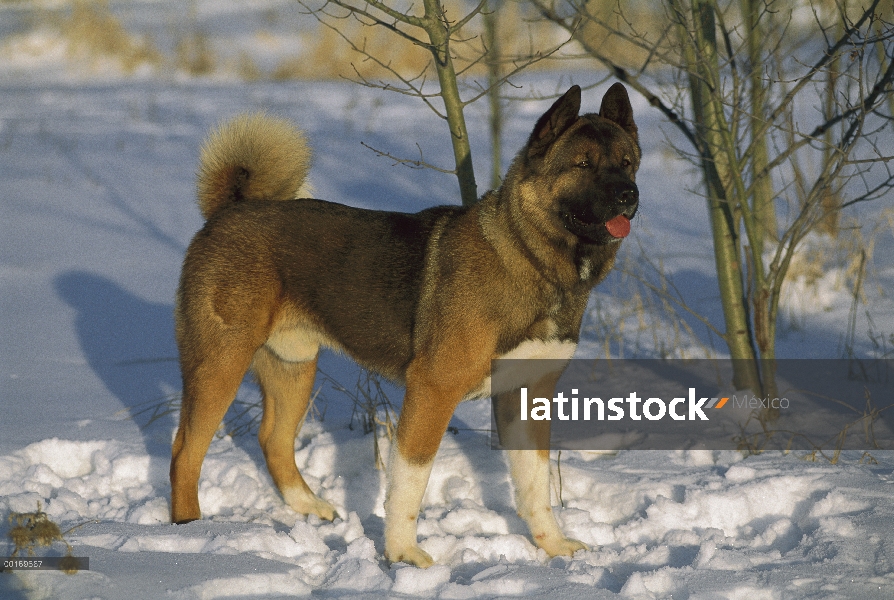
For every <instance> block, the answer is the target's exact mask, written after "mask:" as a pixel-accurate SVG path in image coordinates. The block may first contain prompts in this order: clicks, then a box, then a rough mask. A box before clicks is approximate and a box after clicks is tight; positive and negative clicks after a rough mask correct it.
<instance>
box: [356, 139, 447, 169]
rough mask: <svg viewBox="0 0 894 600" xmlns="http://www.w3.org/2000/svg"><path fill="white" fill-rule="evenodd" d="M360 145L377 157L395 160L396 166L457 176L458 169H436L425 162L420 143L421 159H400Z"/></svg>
mask: <svg viewBox="0 0 894 600" xmlns="http://www.w3.org/2000/svg"><path fill="white" fill-rule="evenodd" d="M360 144H361V145H362V146H363V147H365V148H369V149H370V150H372V151H373V152H375V153H376V155H377V156H384V157H385V158H388V159H390V160H393V161H394V165H404V166H405V167H410V168H411V169H432V170H434V171H438V172H439V173H446V174H448V175H456V169H442V168H441V167H436V166H435V165H433V164H431V163H427V162H425V161H424V160H423V159H422V147H421V146H420V145H419V143H418V142H417V143H416V148H418V149H419V158H418V159H412V158H398V157H396V156H394V155H393V154H390V153H388V152H384V151H382V150H379V149H378V148H373V147H372V146H370V145H369V144H367V143H366V142H360ZM394 165H392V166H394Z"/></svg>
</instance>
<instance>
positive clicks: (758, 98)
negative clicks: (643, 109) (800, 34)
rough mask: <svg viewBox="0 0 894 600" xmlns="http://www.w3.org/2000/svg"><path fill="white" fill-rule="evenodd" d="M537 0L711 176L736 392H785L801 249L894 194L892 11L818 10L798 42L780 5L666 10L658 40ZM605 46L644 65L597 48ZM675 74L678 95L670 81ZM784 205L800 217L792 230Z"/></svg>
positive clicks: (585, 7) (696, 4)
mask: <svg viewBox="0 0 894 600" xmlns="http://www.w3.org/2000/svg"><path fill="white" fill-rule="evenodd" d="M531 1H532V3H533V4H534V5H535V6H536V7H537V8H538V9H539V10H540V13H541V14H542V15H543V16H544V17H545V18H546V19H548V20H550V21H552V22H553V23H556V24H558V25H559V26H561V27H563V28H565V29H566V30H567V31H568V32H569V33H571V34H572V35H573V36H574V37H575V39H576V40H577V41H578V42H579V43H580V45H581V46H582V47H583V48H584V50H585V52H586V54H587V55H589V56H590V57H592V58H595V59H596V60H598V61H599V62H601V63H602V64H603V65H604V66H606V67H607V68H609V69H610V70H611V71H612V73H613V74H614V75H615V76H616V77H617V78H619V79H620V80H622V81H624V82H625V83H627V84H628V85H630V87H632V88H633V89H635V90H637V91H638V92H640V93H641V94H643V95H644V96H645V97H646V98H647V99H648V100H649V102H650V104H651V105H652V106H654V107H656V108H657V109H658V110H660V111H661V112H662V113H663V114H664V115H665V116H666V117H667V118H668V119H669V121H670V122H671V123H673V124H674V126H675V127H677V128H678V129H679V131H680V132H682V133H683V135H684V136H685V139H686V140H687V141H688V144H689V146H688V147H678V148H677V150H678V151H679V152H681V153H682V154H683V155H685V156H686V157H688V158H690V159H691V160H692V161H693V162H694V163H695V164H697V165H698V166H699V168H700V170H701V173H702V179H703V185H704V188H703V189H704V192H703V193H704V196H705V198H706V199H707V206H708V214H709V218H710V223H711V230H712V234H713V243H714V252H715V264H716V269H717V276H718V284H719V287H720V294H721V302H722V305H723V312H724V318H725V330H724V331H717V333H718V335H720V336H721V337H722V338H723V339H724V341H725V342H726V344H727V346H728V348H729V351H730V355H731V357H732V358H733V359H741V360H738V361H735V364H736V365H737V366H738V368H737V371H736V373H735V375H734V383H735V384H736V386H737V387H739V388H745V387H750V388H751V389H753V390H755V391H757V392H759V393H760V394H761V395H764V394H773V393H774V392H775V378H774V375H773V368H772V360H773V359H774V358H775V356H776V354H775V349H776V345H775V342H776V323H777V315H778V308H779V300H780V293H781V288H782V284H783V281H784V279H785V277H786V274H787V272H788V269H789V266H790V264H791V261H792V258H793V257H794V255H795V252H796V250H797V248H798V244H799V243H800V242H802V241H803V240H804V238H805V236H807V235H808V233H810V232H811V231H815V230H817V229H818V228H819V226H820V225H821V224H822V223H823V222H824V220H828V217H829V214H830V212H833V211H839V210H841V209H842V208H845V207H847V206H850V205H853V204H855V203H858V202H864V201H868V200H874V199H878V198H881V197H882V196H883V195H885V194H886V193H890V192H891V191H892V188H894V170H892V165H894V156H891V146H890V144H886V143H885V139H886V136H887V139H890V138H891V136H892V134H894V122H892V114H891V111H890V106H891V104H890V103H891V96H892V85H894V27H892V23H891V18H892V16H891V13H890V11H889V12H887V13H884V12H882V11H880V8H879V7H880V5H882V4H884V3H883V2H881V0H874V1H872V2H870V3H869V6H867V7H865V8H862V9H861V10H860V11H858V12H857V13H854V14H849V13H848V12H847V10H845V7H844V6H843V5H836V7H835V10H833V11H824V10H823V9H822V8H821V7H820V6H818V5H811V9H812V10H813V15H814V22H813V28H812V32H810V35H808V36H807V37H806V41H804V43H801V44H791V43H789V42H790V40H792V39H794V38H796V37H797V36H795V35H793V31H792V29H793V25H792V18H791V14H792V13H791V11H792V7H791V4H790V3H783V2H774V1H773V0H760V1H759V0H741V2H734V1H733V0H664V1H663V2H662V12H663V17H662V19H661V21H660V23H659V26H658V27H657V28H655V29H654V30H653V31H649V32H646V31H643V30H642V28H641V27H638V26H637V23H635V22H633V21H631V20H630V19H628V18H626V17H625V14H624V10H623V9H622V8H621V7H622V6H623V4H620V5H619V6H618V7H617V8H616V9H615V10H614V11H613V13H612V15H611V17H610V18H606V17H605V15H604V13H600V12H599V11H597V10H596V8H595V7H591V4H594V3H589V2H586V1H573V0H569V1H564V0H531ZM889 6H890V5H889ZM594 32H598V33H599V36H596V35H594ZM605 36H609V37H611V38H613V39H614V40H616V41H617V42H618V43H624V44H627V45H628V47H632V48H635V49H637V50H638V51H639V57H641V58H640V63H639V64H638V65H635V66H633V67H631V66H629V65H625V64H622V63H621V61H620V60H619V59H618V58H617V57H616V56H615V55H613V54H610V53H609V51H607V50H606V45H605V44H598V43H594V42H593V40H594V39H605ZM668 71H669V72H670V73H672V76H673V78H674V82H675V85H674V86H665V85H662V82H661V81H659V77H661V73H662V72H668ZM805 164H807V165H809V166H810V168H806V167H804V165H805ZM830 196H833V197H834V196H837V197H840V198H841V201H840V202H835V203H830V202H829V201H828V198H829V197H830ZM771 199H773V201H771ZM783 208H784V209H785V211H782V209H783ZM777 209H780V213H782V214H787V215H788V216H787V218H786V219H785V221H784V222H782V223H779V224H777V223H776V219H775V217H776V214H777Z"/></svg>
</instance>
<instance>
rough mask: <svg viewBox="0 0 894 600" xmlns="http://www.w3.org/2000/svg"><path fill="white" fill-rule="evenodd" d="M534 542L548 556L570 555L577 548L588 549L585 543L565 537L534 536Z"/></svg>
mask: <svg viewBox="0 0 894 600" xmlns="http://www.w3.org/2000/svg"><path fill="white" fill-rule="evenodd" d="M534 542H535V543H536V544H537V545H538V546H540V547H541V548H543V549H544V550H545V551H546V553H547V554H549V555H550V556H572V555H574V553H575V552H577V551H578V550H589V549H590V547H589V546H587V545H586V544H585V543H583V542H580V541H578V540H574V539H571V538H566V537H553V538H546V537H544V538H542V539H537V538H536V537H535V538H534Z"/></svg>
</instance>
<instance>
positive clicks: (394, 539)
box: [385, 365, 483, 567]
mask: <svg viewBox="0 0 894 600" xmlns="http://www.w3.org/2000/svg"><path fill="white" fill-rule="evenodd" d="M420 372H421V374H420ZM431 373H432V371H430V370H428V369H420V368H418V365H417V368H415V369H414V368H413V367H411V369H410V371H409V372H408V375H407V394H406V397H405V398H404V406H403V409H402V410H401V414H400V420H399V421H398V424H397V435H396V441H395V443H393V444H392V449H391V459H390V465H389V468H388V488H387V492H386V495H385V557H386V558H387V559H388V560H390V561H391V562H401V561H403V562H406V563H409V564H413V565H416V566H417V567H430V566H431V565H432V564H433V562H434V561H433V560H432V557H431V556H430V555H429V554H428V553H427V552H425V551H424V550H423V549H422V548H420V547H419V544H418V543H417V541H416V520H417V518H418V516H419V508H420V506H421V504H422V497H423V495H424V494H425V488H426V486H427V485H428V478H429V475H430V474H431V468H432V463H433V462H434V459H435V454H437V452H438V446H439V445H440V444H441V438H442V437H443V436H444V432H446V431H447V425H448V424H449V422H450V417H451V416H452V415H453V410H454V409H455V408H456V406H457V404H459V402H460V401H461V400H462V397H463V394H464V392H465V388H467V387H468V386H467V385H464V384H463V381H462V380H458V378H454V377H451V376H445V375H443V374H442V375H440V376H437V377H435V376H430V374H431ZM482 376H483V375H482Z"/></svg>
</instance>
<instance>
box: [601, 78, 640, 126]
mask: <svg viewBox="0 0 894 600" xmlns="http://www.w3.org/2000/svg"><path fill="white" fill-rule="evenodd" d="M599 116H600V117H602V118H604V119H608V120H609V121H612V122H614V123H617V124H618V125H620V126H621V129H623V130H624V131H626V132H627V133H629V134H630V136H631V137H632V138H633V139H634V140H636V139H637V137H638V136H637V132H638V130H637V128H636V123H634V122H633V107H632V106H630V97H629V96H628V95H627V88H625V87H624V86H623V85H621V84H620V83H616V84H614V85H613V86H611V87H610V88H608V91H607V92H605V96H603V97H602V106H601V107H600V108H599Z"/></svg>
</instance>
